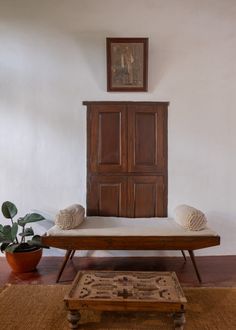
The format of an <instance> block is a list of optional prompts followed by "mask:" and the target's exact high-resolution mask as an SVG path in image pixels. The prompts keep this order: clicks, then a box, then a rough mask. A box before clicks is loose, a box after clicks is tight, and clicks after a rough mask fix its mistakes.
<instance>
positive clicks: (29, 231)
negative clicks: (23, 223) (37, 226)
mask: <svg viewBox="0 0 236 330" xmlns="http://www.w3.org/2000/svg"><path fill="white" fill-rule="evenodd" d="M19 235H20V236H22V237H25V236H33V235H34V231H33V228H32V227H30V228H26V229H25V231H24V232H23V233H20V234H19Z"/></svg>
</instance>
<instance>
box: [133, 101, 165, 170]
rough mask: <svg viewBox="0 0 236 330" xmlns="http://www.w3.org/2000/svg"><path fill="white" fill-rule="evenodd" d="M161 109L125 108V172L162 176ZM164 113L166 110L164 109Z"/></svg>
mask: <svg viewBox="0 0 236 330" xmlns="http://www.w3.org/2000/svg"><path fill="white" fill-rule="evenodd" d="M164 107H165V105H162V104H160V105H138V106H137V105H130V106H128V155H129V156H128V168H129V172H136V173H137V172H139V173H151V172H158V171H159V172H163V170H164V169H165V167H166V162H165V159H166V157H165V156H166V154H167V120H166V118H167V111H165V108H164ZM166 110H167V109H166Z"/></svg>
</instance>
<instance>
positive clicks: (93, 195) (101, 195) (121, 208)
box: [87, 175, 127, 217]
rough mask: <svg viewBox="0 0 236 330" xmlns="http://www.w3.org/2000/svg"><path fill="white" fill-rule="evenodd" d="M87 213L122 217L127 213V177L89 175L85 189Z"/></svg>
mask: <svg viewBox="0 0 236 330" xmlns="http://www.w3.org/2000/svg"><path fill="white" fill-rule="evenodd" d="M87 191H88V192H87V205H88V210H87V214H88V215H99V216H116V217H122V216H126V214H127V178H126V177H122V176H103V175H98V176H91V177H90V180H89V182H88V190H87Z"/></svg>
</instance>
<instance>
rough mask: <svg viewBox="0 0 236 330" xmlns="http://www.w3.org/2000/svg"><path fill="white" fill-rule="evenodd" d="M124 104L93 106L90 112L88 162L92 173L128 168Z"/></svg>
mask: <svg viewBox="0 0 236 330" xmlns="http://www.w3.org/2000/svg"><path fill="white" fill-rule="evenodd" d="M126 125H127V124H126V109H125V106H124V105H119V104H116V105H114V104H113V105H112V104H109V105H106V104H101V105H91V107H90V110H89V114H88V157H89V161H88V164H89V165H90V170H91V171H92V172H99V173H104V172H106V173H114V172H125V171H127V126H126Z"/></svg>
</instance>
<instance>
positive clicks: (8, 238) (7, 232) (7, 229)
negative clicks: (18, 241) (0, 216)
mask: <svg viewBox="0 0 236 330" xmlns="http://www.w3.org/2000/svg"><path fill="white" fill-rule="evenodd" d="M2 237H3V238H4V240H5V241H10V242H13V240H12V236H11V226H9V225H7V226H4V227H3V236H2Z"/></svg>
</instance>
